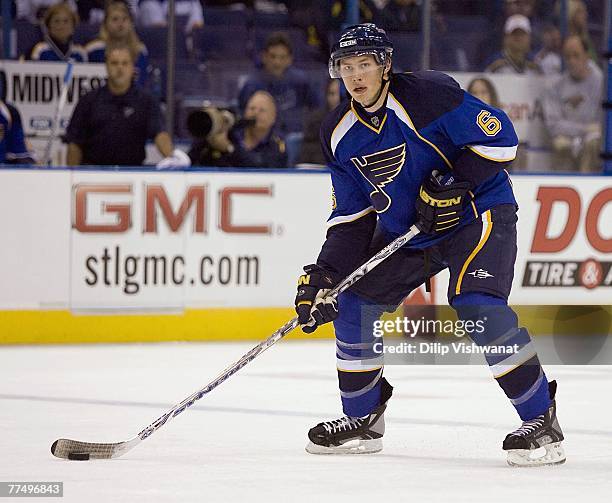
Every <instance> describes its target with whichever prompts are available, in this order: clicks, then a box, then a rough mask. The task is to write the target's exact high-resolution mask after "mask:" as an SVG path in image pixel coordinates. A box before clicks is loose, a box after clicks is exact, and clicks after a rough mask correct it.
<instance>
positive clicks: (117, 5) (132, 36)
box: [85, 0, 149, 87]
mask: <svg viewBox="0 0 612 503" xmlns="http://www.w3.org/2000/svg"><path fill="white" fill-rule="evenodd" d="M107 43H114V44H123V45H126V46H127V47H129V48H130V51H132V53H133V54H135V55H136V76H135V81H136V83H137V84H138V85H139V86H140V87H143V86H144V85H145V82H146V79H147V70H148V67H149V55H148V52H147V48H146V47H145V46H144V44H143V43H142V42H141V41H140V39H139V38H138V35H137V34H136V30H134V23H133V21H132V15H131V13H130V10H129V8H128V6H127V5H126V4H125V3H124V2H121V1H116V0H115V1H111V2H109V3H107V6H106V10H105V14H104V22H103V23H102V26H100V35H99V37H98V38H97V39H95V40H92V41H91V42H89V43H88V44H87V45H86V46H85V50H86V51H87V59H88V61H89V62H90V63H103V62H104V57H105V50H106V44H107Z"/></svg>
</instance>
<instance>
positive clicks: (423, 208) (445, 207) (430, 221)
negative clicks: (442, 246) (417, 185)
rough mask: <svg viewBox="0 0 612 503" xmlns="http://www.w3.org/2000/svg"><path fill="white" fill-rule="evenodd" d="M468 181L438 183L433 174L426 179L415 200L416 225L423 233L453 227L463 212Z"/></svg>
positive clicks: (468, 188)
mask: <svg viewBox="0 0 612 503" xmlns="http://www.w3.org/2000/svg"><path fill="white" fill-rule="evenodd" d="M470 188H471V185H470V183H469V182H455V181H453V182H451V183H449V184H447V185H440V182H439V180H438V178H436V176H435V175H433V176H431V177H430V178H429V179H427V180H426V181H425V182H424V183H423V185H421V189H420V190H419V197H418V198H417V200H416V204H415V206H416V212H417V219H416V226H417V227H418V228H419V229H420V230H421V232H425V233H428V234H429V233H436V232H444V231H447V230H449V229H451V228H453V227H455V226H456V225H457V224H458V223H459V220H460V217H461V214H462V212H463V201H464V199H465V195H466V194H467V192H468V191H469V190H470Z"/></svg>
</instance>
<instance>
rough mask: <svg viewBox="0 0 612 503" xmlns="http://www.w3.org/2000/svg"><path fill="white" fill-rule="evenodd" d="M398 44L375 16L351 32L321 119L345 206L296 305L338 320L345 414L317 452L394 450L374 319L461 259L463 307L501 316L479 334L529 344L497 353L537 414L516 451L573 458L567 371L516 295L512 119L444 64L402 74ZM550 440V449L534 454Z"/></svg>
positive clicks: (333, 67)
mask: <svg viewBox="0 0 612 503" xmlns="http://www.w3.org/2000/svg"><path fill="white" fill-rule="evenodd" d="M392 53H393V45H392V43H391V42H390V40H389V39H388V37H387V35H386V33H385V32H384V30H382V29H379V28H377V27H376V26H375V25H374V24H361V25H355V26H351V27H349V28H347V29H346V30H345V31H344V32H343V33H342V34H341V36H340V39H339V40H338V41H337V43H336V44H335V45H334V47H333V48H332V53H331V57H330V60H329V71H330V75H331V77H332V78H341V79H342V81H343V83H344V85H345V86H346V89H347V90H348V93H349V94H350V97H351V99H350V100H348V101H345V102H343V103H341V104H340V105H339V106H338V107H337V108H336V109H335V110H334V111H333V112H331V113H330V114H329V115H328V116H327V117H326V119H325V120H324V122H323V124H322V127H321V144H322V149H323V152H324V154H325V157H326V160H327V165H328V167H329V169H330V170H331V178H332V186H333V187H332V190H333V197H332V205H333V208H332V213H331V216H330V217H329V220H328V222H327V224H328V231H327V236H326V240H325V243H324V244H323V247H322V250H321V252H320V254H319V257H318V259H317V261H316V264H311V265H308V266H305V267H304V272H305V274H304V275H302V276H301V277H300V279H299V281H298V292H297V296H296V299H295V306H296V311H297V313H298V319H299V322H300V324H301V326H302V330H303V331H304V332H306V333H310V332H312V331H314V330H316V328H317V327H318V326H319V325H321V324H323V323H328V322H331V321H333V322H334V328H335V334H336V355H337V369H338V380H339V387H340V396H341V400H342V406H343V411H344V414H345V416H343V417H341V418H339V419H336V420H333V421H327V422H323V423H320V424H318V425H316V426H315V427H313V428H312V429H311V430H310V431H309V432H308V437H309V439H310V442H309V444H308V446H307V447H306V450H307V451H308V452H310V453H313V454H328V453H330V454H333V453H369V452H377V451H380V450H381V449H382V436H383V434H384V431H385V423H384V412H385V408H386V406H387V402H388V400H389V398H390V397H391V394H392V389H393V388H392V387H391V385H390V384H389V383H388V382H387V381H386V379H385V378H384V377H383V362H382V359H381V356H380V354H377V353H376V352H375V350H374V342H375V340H374V337H373V334H372V323H373V322H374V321H375V320H376V319H378V318H379V317H380V316H381V314H382V313H383V310H385V309H387V310H389V306H391V309H393V308H394V307H395V306H398V305H399V304H400V303H401V301H402V300H403V299H404V298H405V297H406V296H407V295H408V294H410V292H411V291H412V290H413V289H415V288H417V287H418V286H419V285H421V284H423V283H424V282H427V281H428V279H429V278H430V277H431V276H433V275H435V274H437V273H438V272H439V271H441V270H443V269H446V268H448V269H449V271H450V284H449V290H448V301H449V303H450V305H451V306H452V307H453V308H454V309H455V310H456V312H457V315H458V317H459V318H460V319H462V320H472V321H477V320H483V319H486V320H487V321H486V325H485V326H486V330H485V331H484V332H483V333H482V334H476V333H474V334H473V335H472V338H473V340H474V341H475V343H477V344H479V345H504V346H505V345H514V344H517V345H518V347H519V348H520V349H519V351H518V352H516V353H514V354H512V355H510V356H508V355H503V354H492V353H488V354H487V362H488V364H489V366H490V368H491V371H492V373H493V376H494V378H495V379H496V380H497V382H498V384H499V385H500V387H501V388H502V390H503V391H504V393H505V394H506V396H507V397H508V399H509V400H510V402H511V403H512V405H513V406H514V407H515V408H516V410H517V412H518V414H519V416H520V418H521V419H522V421H523V424H522V426H521V427H520V428H519V429H517V430H516V431H514V432H512V433H510V434H508V435H507V437H506V439H505V440H504V442H503V449H504V450H506V451H508V462H509V463H510V464H514V465H534V464H535V465H537V464H556V463H562V462H563V461H565V454H564V452H563V448H562V446H561V441H562V440H563V434H562V432H561V429H560V427H559V424H558V422H557V419H556V412H555V391H556V383H555V382H554V381H552V382H548V380H547V378H546V375H545V374H544V371H543V370H542V367H541V365H540V362H539V360H538V356H537V354H536V352H535V350H534V348H533V346H532V344H531V341H530V337H529V334H528V333H527V331H526V330H525V329H524V328H519V327H518V319H517V317H516V314H515V313H514V312H513V311H512V310H511V309H510V307H508V303H507V300H508V296H509V294H510V289H511V284H512V277H513V273H514V262H515V259H516V221H517V216H516V211H517V205H516V201H515V198H514V195H513V192H512V185H511V183H510V179H509V177H508V173H507V172H506V170H505V168H507V167H508V166H509V165H510V164H511V162H512V160H513V159H514V157H515V155H516V148H517V144H518V139H517V136H516V134H515V132H514V128H513V126H512V123H511V122H510V120H509V119H508V117H507V116H506V114H505V113H504V112H503V111H501V110H499V109H497V108H494V107H492V106H489V105H487V104H485V103H483V102H481V101H480V100H478V99H477V98H475V97H474V96H472V95H470V94H468V93H467V92H465V91H463V90H462V89H461V88H460V87H459V85H458V84H457V83H456V82H455V81H454V80H453V79H452V78H450V77H449V76H447V75H445V74H443V73H439V72H434V71H427V72H414V73H406V74H398V73H392ZM434 171H437V176H432V172H434ZM434 175H436V173H434ZM415 223H416V225H417V227H418V228H419V229H420V230H421V233H420V234H419V235H417V236H416V237H415V238H413V239H412V240H411V241H410V243H409V244H408V245H407V246H406V247H404V248H402V249H400V250H399V251H398V252H397V253H395V254H394V255H392V256H391V257H390V258H388V259H387V260H385V261H384V262H383V263H381V265H380V266H379V267H378V268H377V269H375V270H374V271H373V272H372V273H370V274H368V275H367V276H365V277H364V278H362V279H361V280H360V281H358V282H357V283H356V284H355V285H354V286H353V287H352V288H351V289H350V290H348V291H346V292H344V293H343V294H341V295H340V296H339V297H338V299H337V301H336V300H334V299H331V298H325V292H326V291H327V290H329V289H330V288H332V287H333V286H334V285H336V284H337V283H338V282H339V281H340V280H341V279H342V278H343V277H345V276H346V275H348V274H349V273H350V272H352V271H353V270H354V269H355V268H356V267H357V266H359V265H360V264H361V263H363V262H364V261H365V260H366V259H367V258H368V257H369V256H371V255H372V254H373V253H374V252H376V251H378V250H379V249H381V248H382V247H383V246H384V245H385V244H387V243H389V242H390V241H391V240H392V239H394V238H395V237H397V236H399V235H401V234H403V233H405V232H406V231H407V230H408V228H409V227H410V226H411V225H413V224H415ZM375 230H376V232H375ZM479 271H480V272H479ZM539 447H545V449H546V454H545V456H543V457H540V458H533V451H534V450H536V449H537V448H539Z"/></svg>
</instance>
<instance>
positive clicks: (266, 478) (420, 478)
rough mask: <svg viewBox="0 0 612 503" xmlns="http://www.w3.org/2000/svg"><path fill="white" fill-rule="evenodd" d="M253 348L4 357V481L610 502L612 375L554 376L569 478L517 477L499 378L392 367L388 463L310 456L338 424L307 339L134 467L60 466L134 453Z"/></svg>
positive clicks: (190, 418)
mask: <svg viewBox="0 0 612 503" xmlns="http://www.w3.org/2000/svg"><path fill="white" fill-rule="evenodd" d="M253 345H254V344H253V343H225V344H216V343H215V344H212V343H208V344H207V343H174V344H151V345H100V346H43V347H2V348H0V428H1V429H0V448H1V451H0V452H1V454H0V480H2V481H10V480H15V481H23V480H28V481H34V480H40V481H64V495H65V496H64V499H63V500H62V501H70V502H73V501H74V502H87V503H95V502H107V501H108V502H130V503H131V502H140V501H146V502H158V501H163V502H196V501H198V502H217V501H218V502H228V501H230V502H233V501H241V502H245V503H246V502H249V503H250V502H252V501H268V502H270V501H271V502H274V501H289V502H291V503H295V502H300V501H309V502H311V501H312V502H317V501H332V500H333V501H334V502H337V501H352V502H354V501H366V500H367V501H373V502H378V501H380V502H385V503H386V502H388V501H406V502H422V501H427V502H437V501H440V502H450V501H452V502H453V503H455V502H462V501H466V502H467V501H469V502H480V501H483V502H486V503H491V502H492V501H495V502H512V503H517V502H520V501H529V502H530V501H539V502H554V503H561V502H571V503H576V501H581V502H594V501H607V500H608V498H609V496H610V491H611V490H612V449H611V447H612V442H611V440H612V421H611V418H610V416H611V412H612V405H611V403H610V384H611V381H612V367H604V366H590V367H575V366H574V367H571V366H565V367H548V368H547V369H546V370H547V374H548V375H549V377H550V378H555V379H557V380H558V382H559V391H558V398H557V402H558V414H559V420H560V423H561V426H562V427H563V429H564V432H565V435H566V441H565V450H566V453H567V457H568V461H567V463H566V464H565V465H562V466H559V467H544V468H527V469H517V468H510V467H509V466H507V465H506V462H505V453H504V452H503V451H502V450H501V443H502V440H503V438H504V436H505V435H506V433H507V432H508V431H511V430H513V429H515V428H516V427H518V426H519V424H520V421H519V419H518V416H516V414H515V412H514V409H512V408H511V406H510V405H509V404H508V402H507V400H506V399H505V397H504V396H503V393H502V392H501V390H500V389H499V387H498V386H497V384H496V383H495V382H494V381H493V380H492V379H491V377H490V374H489V371H488V369H487V367H485V366H461V367H459V366H453V367H450V366H446V367H444V366H437V367H433V366H428V367H423V366H418V367H417V366H392V367H391V366H390V367H388V368H387V370H386V375H387V377H388V379H389V381H390V382H391V383H392V384H393V385H394V386H395V394H394V396H393V398H392V399H391V402H390V404H389V408H388V411H387V415H386V417H387V434H386V436H385V439H384V441H385V450H384V451H383V452H382V453H380V454H374V455H366V456H346V457H338V456H313V455H309V454H307V453H306V452H305V451H304V446H305V444H306V432H307V430H308V428H309V427H311V426H312V425H314V424H315V423H317V422H319V421H320V420H323V419H331V418H335V417H338V416H339V415H340V405H339V399H338V396H337V390H336V386H337V381H336V379H337V378H336V372H335V357H334V345H333V342H332V341H317V342H312V341H300V340H299V338H298V337H293V336H292V337H291V340H284V341H281V342H280V343H278V344H277V345H276V346H274V347H272V348H271V349H269V350H268V351H267V352H266V353H264V354H263V355H261V356H260V357H259V358H257V359H256V360H255V361H254V362H252V363H250V364H249V365H248V366H247V367H246V368H244V369H243V370H242V371H241V372H240V373H238V374H237V375H234V376H233V377H231V378H230V379H229V380H228V381H226V382H225V383H223V384H222V385H221V386H219V387H218V388H217V389H215V390H214V391H213V392H211V393H210V394H209V395H207V396H205V397H204V398H203V399H202V400H200V401H199V402H197V403H196V405H194V406H193V407H192V408H191V409H189V410H188V411H186V412H185V413H183V414H182V415H181V416H179V417H178V418H176V419H175V420H174V421H172V422H170V423H168V424H167V425H166V426H164V427H162V428H161V429H160V430H159V431H157V432H156V433H155V434H153V436H151V437H150V438H149V439H147V440H145V441H144V442H143V443H141V444H140V445H139V446H137V447H136V448H135V449H134V450H132V451H131V452H129V453H128V454H126V455H125V456H124V457H122V458H119V459H115V460H108V461H89V462H77V461H64V460H59V459H56V458H54V457H53V456H52V455H51V453H50V451H49V448H50V446H51V443H52V442H53V440H55V439H57V438H60V437H68V438H73V439H77V440H84V441H98V442H117V441H122V440H127V439H128V438H130V437H132V436H133V435H135V434H136V433H137V432H138V431H140V430H141V429H142V428H143V427H145V426H147V425H148V424H149V423H150V422H151V421H153V420H154V419H156V418H157V417H159V416H160V415H161V414H162V413H163V412H165V411H166V410H167V409H169V408H170V407H171V406H172V405H174V404H175V403H177V402H179V401H181V400H182V399H183V398H185V397H186V396H188V395H189V394H190V393H192V392H193V391H195V390H196V389H198V388H200V387H202V386H204V385H205V384H206V383H207V382H209V381H210V380H211V379H212V378H213V377H215V376H216V375H217V374H218V372H219V371H220V370H222V369H223V368H225V367H226V366H227V365H228V364H230V363H231V362H232V361H234V360H236V359H238V358H239V357H240V356H242V354H243V353H245V352H246V351H247V350H248V349H250V348H251V347H252V346H253ZM7 501H9V500H8V499H7ZM11 501H12V500H11ZM18 501H29V500H27V499H26V500H18ZM37 501H41V500H37ZM43 501H46V500H43Z"/></svg>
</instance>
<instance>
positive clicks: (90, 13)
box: [77, 0, 138, 25]
mask: <svg viewBox="0 0 612 503" xmlns="http://www.w3.org/2000/svg"><path fill="white" fill-rule="evenodd" d="M112 2H123V3H124V4H125V5H126V6H127V7H128V9H129V11H130V14H132V19H133V17H134V15H135V14H136V7H137V5H138V0H77V7H78V9H79V11H78V12H79V17H80V18H81V21H82V22H84V23H88V24H92V25H99V24H102V23H103V22H104V16H105V15H106V7H107V4H109V3H112Z"/></svg>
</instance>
